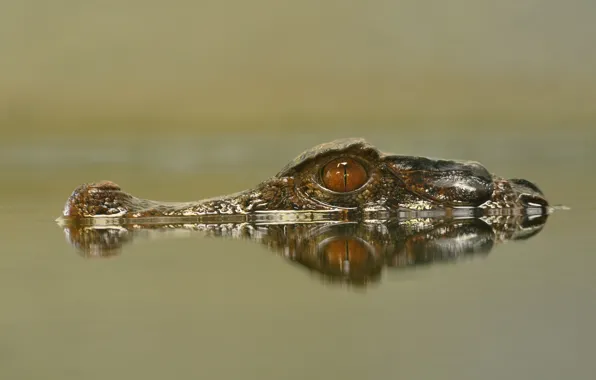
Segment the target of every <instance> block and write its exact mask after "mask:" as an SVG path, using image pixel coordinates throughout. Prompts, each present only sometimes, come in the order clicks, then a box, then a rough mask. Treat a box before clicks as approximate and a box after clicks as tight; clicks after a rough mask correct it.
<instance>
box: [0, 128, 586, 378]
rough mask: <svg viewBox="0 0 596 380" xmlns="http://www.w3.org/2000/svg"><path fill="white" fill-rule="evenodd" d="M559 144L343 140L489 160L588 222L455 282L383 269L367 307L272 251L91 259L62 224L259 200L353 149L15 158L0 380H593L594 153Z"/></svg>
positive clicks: (178, 248)
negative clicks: (73, 202) (313, 161)
mask: <svg viewBox="0 0 596 380" xmlns="http://www.w3.org/2000/svg"><path fill="white" fill-rule="evenodd" d="M560 131H561V132H549V133H544V134H542V135H540V136H537V135H535V134H531V133H527V132H524V133H521V132H520V133H518V134H513V135H511V134H508V135H507V136H496V135H494V134H490V133H489V131H485V132H483V133H481V134H478V133H469V134H466V135H463V134H459V135H457V136H451V135H449V134H448V133H441V132H440V131H439V130H437V131H435V133H434V134H426V135H424V136H422V135H416V136H414V134H412V133H409V134H404V133H403V131H402V132H401V133H399V132H397V131H396V132H389V131H380V132H372V133H368V134H367V133H363V132H362V131H359V130H358V129H354V130H349V131H346V133H349V134H350V135H353V134H359V135H364V137H366V138H367V139H368V140H369V141H370V142H372V143H373V144H375V145H377V146H378V147H379V148H380V149H382V150H385V151H389V152H399V153H404V154H420V155H430V156H440V157H448V158H462V159H474V160H478V161H481V162H482V163H484V164H485V165H486V166H487V167H488V168H489V169H490V170H491V171H494V172H496V173H498V174H500V175H503V176H507V177H526V178H528V179H531V180H533V181H535V182H536V183H538V184H539V185H540V186H541V187H542V189H543V191H544V192H545V193H546V194H547V196H548V197H549V198H550V199H551V201H552V202H553V203H563V204H566V205H567V206H570V207H571V208H572V209H571V210H570V211H565V212H558V213H555V214H554V215H553V216H552V217H551V218H550V219H549V220H548V222H547V224H546V226H545V228H544V230H543V231H542V232H541V233H540V234H539V235H537V236H536V237H534V238H532V239H530V240H528V241H524V242H519V243H507V244H501V245H499V246H497V247H495V248H494V249H493V250H492V251H491V252H490V254H489V255H488V256H482V257H479V258H475V259H471V260H464V261H458V262H456V263H448V264H445V263H443V264H437V265H430V266H424V267H416V268H415V269H407V270H397V271H392V270H388V269H385V270H384V271H383V272H382V274H381V278H380V280H379V281H378V282H376V283H375V284H373V285H371V286H369V287H365V288H363V287H351V286H348V285H345V284H343V285H342V284H337V283H333V284H331V283H329V282H327V281H325V280H324V279H323V278H322V277H321V276H320V275H319V274H317V273H315V272H310V271H308V270H307V269H305V268H304V267H302V266H299V265H295V264H292V263H290V262H289V261H288V260H285V259H284V258H283V257H281V256H280V255H279V254H276V253H273V252H271V251H269V250H268V249H267V248H265V247H264V246H262V245H261V244H257V243H254V242H250V241H246V240H235V239H217V238H203V237H201V236H200V235H198V234H189V236H187V237H171V238H163V239H157V240H146V239H139V240H136V241H135V242H133V243H131V244H129V245H126V246H125V247H124V248H123V250H122V252H121V253H120V254H119V255H117V256H113V257H110V258H96V259H93V258H83V257H81V256H80V255H79V254H78V253H77V251H76V250H75V249H74V248H73V247H72V246H71V245H70V244H68V243H67V242H66V241H65V236H64V234H63V231H62V229H61V228H59V227H58V226H57V225H56V224H55V223H54V219H55V218H56V217H57V216H59V215H60V212H61V209H62V206H63V203H64V201H65V200H66V198H67V196H68V195H69V194H70V191H72V189H73V188H74V187H76V186H77V185H79V184H80V183H83V182H88V181H95V180H99V179H111V180H113V181H115V182H117V183H119V184H120V185H121V186H122V187H123V189H124V190H126V191H128V192H131V193H133V194H135V195H138V196H141V197H146V198H152V199H162V200H192V199H200V198H204V197H209V196H214V195H219V194H225V193H231V192H234V191H237V190H242V189H245V188H248V187H251V186H253V185H254V184H256V183H258V182H259V181H260V180H262V179H264V178H266V177H268V176H270V175H273V174H274V173H276V172H277V170H279V169H280V168H281V167H282V166H284V165H285V163H286V162H287V161H288V160H290V159H292V158H293V157H294V156H295V155H296V154H298V153H300V152H301V151H302V150H303V149H305V148H308V147H310V146H312V145H314V144H317V143H320V142H323V141H327V140H330V139H331V138H335V137H340V136H338V135H337V134H334V135H331V134H330V133H326V132H325V133H321V134H317V135H299V134H297V135H296V136H290V137H264V136H263V135H253V134H249V133H246V134H240V135H234V137H231V136H219V137H218V136H213V137H208V138H205V137H203V138H202V137H197V136H194V137H189V138H186V139H182V138H181V139H175V138H172V139H160V140H157V139H155V140H150V139H139V138H132V137H131V138H130V139H121V140H118V141H117V142H114V141H112V140H110V139H109V138H106V139H105V141H101V140H100V141H98V140H94V141H92V142H90V141H85V140H84V139H71V140H35V139H32V140H30V141H26V142H22V143H17V142H12V143H0V170H1V171H2V178H1V179H0V186H1V188H2V197H1V198H0V227H1V228H2V239H1V240H0V252H2V255H1V256H0V270H1V276H0V298H1V299H2V312H1V313H0V333H1V337H0V374H1V376H2V378H12V379H17V378H19V379H20V378H23V379H26V378H56V379H81V378H84V379H95V378H97V379H100V378H107V377H109V378H128V379H136V378H144V379H160V378H169V377H174V378H258V379H280V378H287V379H304V378H306V377H309V378H344V379H363V378H402V377H403V378H452V379H479V378H482V379H503V378H511V379H530V378H540V379H560V378H574V379H579V378H585V379H588V378H592V376H593V374H594V371H595V370H596V364H595V363H594V360H593V356H594V353H595V352H596V350H595V349H596V343H595V342H596V333H595V331H596V330H595V329H594V321H595V320H596V275H595V274H596V271H595V269H594V268H595V267H596V255H595V253H594V249H593V241H592V238H593V236H592V235H593V231H594V217H595V216H596V209H595V204H596V202H594V200H593V188H594V184H595V183H594V179H593V178H591V177H593V176H591V174H593V172H594V164H595V162H596V155H595V154H594V149H593V147H594V146H596V141H595V135H594V133H593V132H592V131H590V130H588V129H586V130H585V132H581V133H580V132H576V133H574V134H566V133H565V131H564V130H563V129H561V130H560ZM358 132H360V133H358ZM344 136H345V135H344Z"/></svg>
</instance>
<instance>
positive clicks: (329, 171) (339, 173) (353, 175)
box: [321, 157, 368, 193]
mask: <svg viewBox="0 0 596 380" xmlns="http://www.w3.org/2000/svg"><path fill="white" fill-rule="evenodd" d="M321 180H322V182H323V186H325V187H326V188H327V189H329V190H331V191H335V192H338V193H347V192H350V191H354V190H357V189H358V188H360V187H362V185H364V184H365V183H366V181H367V180H368V173H367V172H366V169H365V168H364V166H363V165H362V164H361V163H360V162H358V161H356V160H354V159H352V158H349V157H345V158H336V159H333V160H331V161H329V162H328V163H327V164H325V166H324V167H323V169H322V171H321Z"/></svg>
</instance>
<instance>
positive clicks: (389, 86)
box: [0, 0, 596, 139]
mask: <svg viewBox="0 0 596 380" xmlns="http://www.w3.org/2000/svg"><path fill="white" fill-rule="evenodd" d="M595 14H596V3H594V2H593V1H588V0H583V1H582V0H573V1H568V2H561V1H556V0H522V1H519V0H503V1H484V0H480V1H469V0H454V1H449V2H445V1H438V0H437V1H433V0H426V1H414V0H405V1H373V2H359V1H325V2H319V1H311V0H304V1H300V2H296V1H283V0H282V1H272V0H255V1H251V2H243V1H228V2H219V1H171V2H165V1H156V0H146V1H137V0H132V1H128V2H125V3H124V2H121V1H111V0H107V1H69V0H60V1H57V2H52V3H47V2H43V1H38V0H23V1H12V2H2V4H0V34H1V36H2V38H1V39H0V51H1V52H2V54H1V57H0V107H1V108H0V123H1V124H2V126H3V127H2V132H3V133H2V134H3V138H7V137H10V138H13V137H14V138H16V137H18V136H21V137H25V138H27V139H29V138H31V137H32V136H35V137H40V136H72V135H73V134H74V135H77V134H85V135H86V136H92V137H98V136H104V137H105V136H107V135H108V134H111V136H114V134H116V135H115V136H120V135H123V134H124V135H137V136H147V135H148V134H156V135H168V136H171V135H172V134H181V135H185V136H187V135H203V134H207V133H209V134H213V133H222V132H230V133H231V132H237V131H247V130H250V132H251V133H286V132H290V133H292V132H296V131H297V130H298V129H299V130H301V131H320V130H321V129H335V130H338V129H341V128H347V127H350V126H352V128H355V127H354V126H358V127H359V128H362V129H364V130H370V129H381V128H397V129H403V130H409V129H415V128H417V127H419V126H425V127H429V126H432V128H437V129H438V128H455V129H466V130H468V131H470V132H472V131H477V130H478V129H486V128H497V129H498V130H501V131H507V130H511V129H518V128H528V129H531V130H533V131H534V133H539V132H540V131H541V130H543V129H546V128H557V127H562V126H564V127H565V128H568V127H570V126H573V127H578V128H589V126H591V125H592V124H593V123H594V120H595V118H596V115H595V109H594V106H593V105H594V104H596V75H595V74H596V44H595V43H594V41H595V38H596V23H594V22H593V20H594V15H595Z"/></svg>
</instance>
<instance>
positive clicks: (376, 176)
mask: <svg viewBox="0 0 596 380" xmlns="http://www.w3.org/2000/svg"><path fill="white" fill-rule="evenodd" d="M547 207H548V202H547V201H546V199H545V198H544V196H543V194H542V192H541V191H540V190H539V189H538V187H537V186H536V185H534V184H533V183H531V182H529V181H526V180H521V179H512V180H506V179H503V178H500V177H497V176H495V175H493V174H491V173H490V172H489V171H487V170H486V169H485V168H484V167H483V166H482V165H480V164H479V163H477V162H472V161H454V160H442V159H430V158H425V157H413V156H401V155H392V154H385V153H382V152H380V151H379V150H378V149H376V148H375V147H374V146H372V145H370V144H368V143H367V142H365V141H364V140H362V139H344V140H336V141H333V142H330V143H325V144H321V145H318V146H316V147H314V148H311V149H309V150H307V151H305V152H304V153H302V154H301V155H300V156H298V157H297V158H296V159H294V160H292V161H291V162H290V163H288V164H287V165H286V166H285V167H284V168H283V169H282V170H281V171H280V172H279V173H278V174H277V175H275V176H274V177H272V178H270V179H268V180H265V181H263V182H262V183H260V184H259V185H257V186H256V187H255V188H254V189H250V190H246V191H243V192H240V193H236V194H232V195H228V196H223V197H219V198H212V199H206V200H202V201H197V202H187V203H163V202H157V201H150V200H145V199H140V198H137V197H134V196H132V195H130V194H128V193H126V192H123V191H122V190H121V189H120V187H119V186H118V185H116V184H114V183H112V182H107V181H106V182H99V183H91V184H85V185H82V186H79V187H78V188H77V189H75V191H74V192H73V193H72V195H71V196H70V197H69V199H68V201H67V202H66V205H65V208H64V216H65V217H74V218H80V217H92V216H106V217H109V216H113V217H126V218H138V217H165V216H178V217H180V216H218V217H229V218H232V217H235V216H246V215H257V214H271V213H275V212H293V213H300V212H338V211H340V212H343V213H345V214H344V215H347V214H348V213H352V214H356V215H362V214H365V213H390V214H391V213H394V212H402V211H416V212H418V211H423V210H427V211H428V210H430V211H433V210H434V211H436V210H440V211H443V212H448V213H449V212H452V211H454V210H455V211H457V210H462V209H465V210H470V209H472V210H494V209H498V210H507V212H508V213H523V212H525V211H526V210H528V209H533V210H538V212H540V213H545V212H546V209H547Z"/></svg>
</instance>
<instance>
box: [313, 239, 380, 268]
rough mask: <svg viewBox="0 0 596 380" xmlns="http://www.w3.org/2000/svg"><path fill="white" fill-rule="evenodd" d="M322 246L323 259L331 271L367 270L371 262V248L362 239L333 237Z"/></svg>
mask: <svg viewBox="0 0 596 380" xmlns="http://www.w3.org/2000/svg"><path fill="white" fill-rule="evenodd" d="M321 246H322V249H321V250H320V251H319V252H320V255H321V259H322V260H321V261H322V262H324V263H325V264H326V265H325V266H326V267H327V269H328V270H330V271H331V272H335V273H338V274H340V273H343V274H348V273H350V272H354V271H355V272H360V271H365V269H367V267H368V264H369V263H370V259H371V257H370V255H371V253H370V248H369V247H368V246H367V244H366V243H364V242H363V241H362V240H360V239H356V238H353V237H341V238H333V239H330V240H327V241H324V242H322V244H321Z"/></svg>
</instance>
